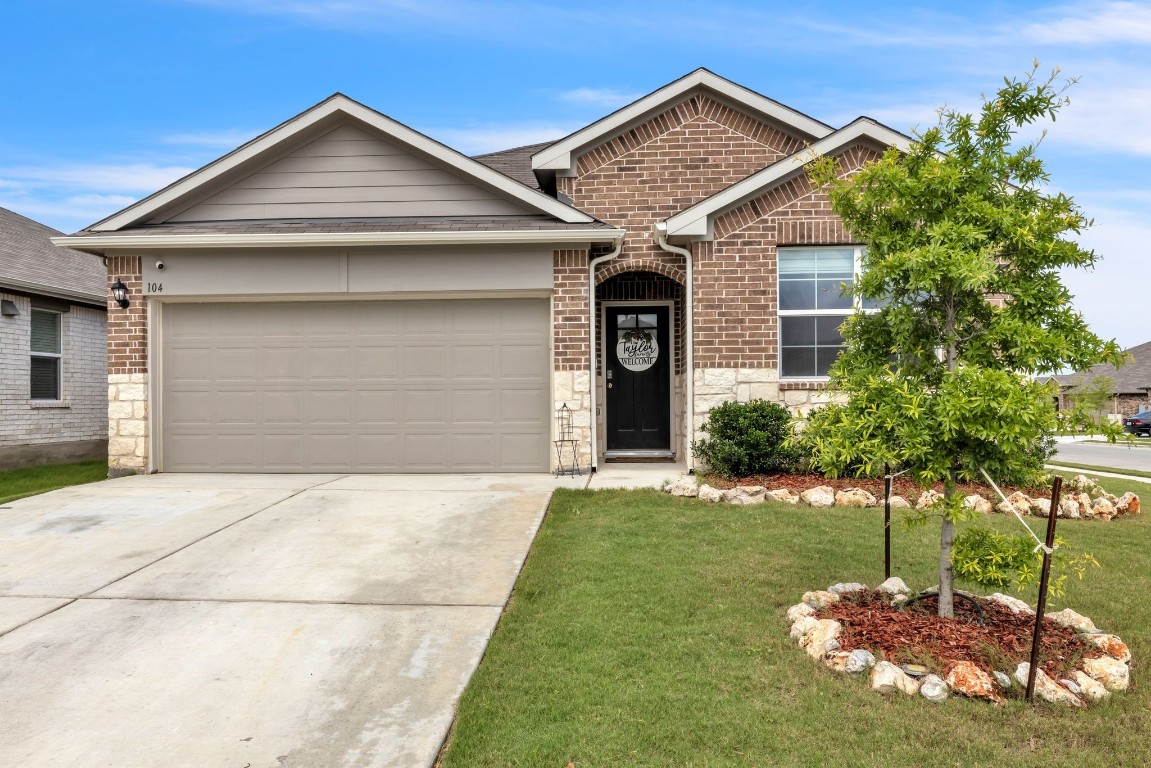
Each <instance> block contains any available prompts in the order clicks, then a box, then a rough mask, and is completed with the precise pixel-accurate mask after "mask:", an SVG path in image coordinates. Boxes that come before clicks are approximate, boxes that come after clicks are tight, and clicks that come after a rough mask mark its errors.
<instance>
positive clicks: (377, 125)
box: [78, 93, 593, 234]
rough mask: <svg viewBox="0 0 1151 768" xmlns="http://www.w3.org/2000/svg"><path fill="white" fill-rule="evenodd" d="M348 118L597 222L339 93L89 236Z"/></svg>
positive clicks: (537, 208) (523, 196)
mask: <svg viewBox="0 0 1151 768" xmlns="http://www.w3.org/2000/svg"><path fill="white" fill-rule="evenodd" d="M342 119H350V120H352V121H354V122H357V123H359V124H361V125H363V126H367V127H368V128H370V129H374V130H376V131H379V132H380V133H382V134H384V135H385V136H386V137H388V138H389V139H391V140H392V141H395V142H397V143H399V144H401V145H404V146H406V147H407V148H409V149H411V150H412V151H414V152H417V153H420V154H423V155H426V156H428V157H431V158H433V159H435V160H436V161H438V162H439V163H441V164H442V165H443V166H445V167H446V168H448V169H450V170H453V171H455V172H457V173H459V174H461V175H463V176H466V177H467V178H468V179H469V180H470V181H474V182H475V183H477V184H479V185H482V186H484V187H487V188H489V189H491V190H493V191H495V192H497V193H499V194H501V195H503V196H505V197H507V198H510V199H512V200H515V201H517V202H519V203H521V204H523V205H524V206H525V207H526V208H528V209H529V210H530V211H534V212H538V213H541V214H546V215H549V216H553V217H555V218H557V219H559V220H560V221H564V222H568V223H587V222H590V221H593V218H592V217H591V216H588V215H587V214H585V213H583V212H581V211H578V210H576V209H575V208H572V207H571V206H568V205H565V204H563V203H561V202H560V201H558V200H556V199H555V198H552V197H548V196H547V195H545V194H543V193H542V192H539V191H536V190H533V189H530V188H528V187H526V186H525V185H523V184H521V183H519V182H516V181H515V180H513V179H511V178H509V177H507V176H505V175H504V174H502V173H499V172H498V171H494V170H492V169H491V168H489V167H488V166H486V165H484V164H483V163H479V162H476V161H475V160H472V159H471V158H469V157H466V156H465V155H462V154H460V153H459V152H457V151H455V150H454V149H451V148H450V147H447V146H445V145H443V144H441V143H439V142H438V141H435V140H433V139H431V138H428V137H427V136H425V135H424V134H422V133H420V132H418V131H415V130H413V129H411V128H408V127H407V126H406V125H403V124H402V123H399V122H396V121H395V120H392V119H391V118H389V117H387V116H386V115H383V114H381V113H379V112H377V111H375V110H374V109H371V108H369V107H366V106H364V105H363V104H361V103H359V102H358V101H355V100H353V99H350V98H348V97H347V96H345V95H343V94H341V93H336V94H333V95H332V96H330V97H328V98H327V99H325V100H324V101H322V102H320V103H319V104H317V105H315V106H314V107H312V108H311V109H308V110H306V111H304V112H302V113H300V114H299V115H297V116H295V117H293V118H291V119H290V120H288V121H286V122H284V123H281V124H280V125H278V126H276V127H275V128H273V129H272V130H270V131H268V132H267V133H264V134H262V135H261V136H258V137H256V138H255V139H252V140H251V141H249V142H248V143H247V144H244V145H243V146H241V147H239V148H237V149H235V150H233V151H232V152H229V153H228V154H226V155H224V156H223V157H221V158H219V159H218V160H215V161H213V162H211V163H209V164H208V165H206V166H204V167H203V168H201V169H199V170H198V171H194V172H192V173H190V174H189V175H187V176H185V177H184V178H182V179H180V180H178V181H176V182H174V183H172V184H170V185H168V186H167V187H165V188H164V189H161V190H160V191H158V192H156V193H154V194H152V195H150V196H148V197H146V198H144V199H143V200H141V201H139V202H137V203H135V204H133V205H130V206H128V207H127V208H125V209H124V210H122V211H120V212H119V213H116V214H113V215H112V216H110V217H108V218H106V219H104V220H102V221H99V222H97V223H95V224H93V225H92V226H90V227H88V229H87V230H85V232H107V231H116V230H122V229H125V228H127V227H130V226H133V225H136V224H139V223H141V222H144V221H147V220H148V219H149V218H150V217H152V216H153V215H154V214H157V213H158V212H160V211H162V210H165V209H170V208H172V207H174V206H177V205H178V204H179V203H180V202H181V201H185V200H192V199H194V198H195V197H196V196H197V195H198V194H202V193H203V190H205V189H206V188H210V187H211V186H212V185H213V184H215V183H218V182H220V181H222V180H224V179H228V178H233V177H235V176H237V175H238V174H240V173H242V172H243V170H244V169H247V168H253V167H256V166H258V165H259V163H260V162H261V161H262V160H265V159H267V158H269V157H270V156H274V155H275V153H276V152H277V150H280V149H282V148H283V147H284V146H286V145H287V144H288V143H290V142H292V141H293V140H296V139H299V138H302V137H307V136H310V135H312V134H313V133H314V132H315V131H317V130H322V129H323V127H324V126H329V125H332V124H334V123H336V122H338V121H339V120H342ZM78 234H82V233H78Z"/></svg>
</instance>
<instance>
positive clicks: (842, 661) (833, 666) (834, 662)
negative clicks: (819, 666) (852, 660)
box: [823, 640, 851, 672]
mask: <svg viewBox="0 0 1151 768" xmlns="http://www.w3.org/2000/svg"><path fill="white" fill-rule="evenodd" d="M835 644H836V647H837V648H838V647H839V641H838V640H836V641H835ZM849 656H851V654H850V653H848V652H847V651H831V652H829V653H828V654H827V655H826V656H824V657H823V664H824V666H826V667H827V668H828V669H830V670H831V671H833V672H846V671H847V660H848V657H849Z"/></svg>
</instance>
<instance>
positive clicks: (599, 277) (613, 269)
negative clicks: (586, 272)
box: [595, 259, 686, 285]
mask: <svg viewBox="0 0 1151 768" xmlns="http://www.w3.org/2000/svg"><path fill="white" fill-rule="evenodd" d="M625 272H654V273H656V274H657V275H663V276H664V277H666V278H670V279H671V280H674V281H676V282H677V283H679V284H680V285H683V284H684V281H685V280H686V276H685V275H684V271H683V270H682V269H680V268H679V267H673V266H672V265H670V264H665V263H663V262H660V261H655V260H653V259H638V260H634V261H630V260H629V261H609V262H608V263H607V266H605V267H602V268H600V270H599V271H598V272H596V275H595V284H596V285H599V284H600V283H602V282H603V281H604V280H610V279H611V278H613V277H615V276H616V275H622V274H624V273H625Z"/></svg>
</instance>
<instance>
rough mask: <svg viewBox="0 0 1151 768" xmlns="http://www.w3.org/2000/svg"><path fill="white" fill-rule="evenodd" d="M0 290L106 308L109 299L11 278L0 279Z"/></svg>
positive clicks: (101, 295) (99, 295) (99, 294)
mask: <svg viewBox="0 0 1151 768" xmlns="http://www.w3.org/2000/svg"><path fill="white" fill-rule="evenodd" d="M0 288H11V289H12V290H15V291H18V292H20V293H28V294H35V295H37V296H47V297H49V298H53V299H64V300H67V301H78V302H81V303H83V304H94V305H96V306H104V305H105V304H106V303H107V299H106V297H105V296H104V294H103V293H89V292H88V291H73V290H69V289H68V288H59V287H56V286H51V285H41V284H38V283H30V282H27V281H25V280H16V279H13V278H11V277H0Z"/></svg>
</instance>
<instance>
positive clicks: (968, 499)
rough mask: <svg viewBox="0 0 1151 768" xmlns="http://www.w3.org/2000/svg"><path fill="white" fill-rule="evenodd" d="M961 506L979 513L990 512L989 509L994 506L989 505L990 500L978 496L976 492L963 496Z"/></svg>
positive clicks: (985, 513) (986, 513)
mask: <svg viewBox="0 0 1151 768" xmlns="http://www.w3.org/2000/svg"><path fill="white" fill-rule="evenodd" d="M963 506H965V507H967V508H968V509H971V510H974V511H976V512H978V513H979V514H981V515H988V514H991V511H992V510H993V509H994V507H993V506H992V505H991V502H990V501H988V500H987V499H985V498H983V497H982V496H980V495H979V494H978V493H973V494H971V495H970V496H965V497H964V498H963Z"/></svg>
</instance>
